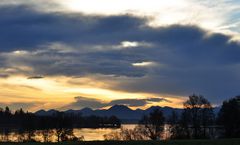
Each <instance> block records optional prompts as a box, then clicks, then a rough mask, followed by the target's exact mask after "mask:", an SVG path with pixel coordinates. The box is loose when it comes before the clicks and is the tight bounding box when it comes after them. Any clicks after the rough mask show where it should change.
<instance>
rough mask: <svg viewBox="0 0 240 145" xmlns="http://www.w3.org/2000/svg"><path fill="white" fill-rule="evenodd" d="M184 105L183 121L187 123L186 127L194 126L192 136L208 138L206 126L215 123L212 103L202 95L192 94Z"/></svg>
mask: <svg viewBox="0 0 240 145" xmlns="http://www.w3.org/2000/svg"><path fill="white" fill-rule="evenodd" d="M183 106H184V112H183V116H182V117H183V118H182V119H183V120H182V121H184V122H185V123H186V125H187V126H186V125H185V127H190V128H192V130H193V134H192V137H193V138H195V139H198V138H208V136H207V133H206V128H207V127H209V126H211V125H213V123H214V118H215V117H214V113H213V107H212V105H211V103H210V102H209V101H208V100H207V99H206V98H204V97H203V96H201V95H199V96H197V95H192V96H189V99H188V100H187V101H186V102H184V103H183Z"/></svg>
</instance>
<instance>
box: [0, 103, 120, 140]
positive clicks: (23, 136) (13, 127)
mask: <svg viewBox="0 0 240 145" xmlns="http://www.w3.org/2000/svg"><path fill="white" fill-rule="evenodd" d="M120 125H121V122H120V120H119V119H118V118H116V117H115V116H111V117H97V116H88V117H83V116H81V114H77V115H76V114H66V113H63V112H56V113H54V114H53V115H51V116H37V115H35V114H33V113H29V112H24V111H23V110H22V109H19V110H16V111H15V112H14V113H12V112H11V110H10V109H9V107H6V108H5V109H2V108H0V134H1V135H2V138H1V141H5V142H7V141H9V134H10V133H13V132H14V133H17V134H18V137H17V141H19V142H26V141H31V142H35V141H36V139H35V136H42V140H43V141H44V142H50V141H52V138H53V136H56V138H57V141H58V142H62V141H77V140H82V139H83V137H81V138H77V137H76V136H75V135H74V133H73V128H85V127H88V128H100V127H101V128H103V127H120Z"/></svg>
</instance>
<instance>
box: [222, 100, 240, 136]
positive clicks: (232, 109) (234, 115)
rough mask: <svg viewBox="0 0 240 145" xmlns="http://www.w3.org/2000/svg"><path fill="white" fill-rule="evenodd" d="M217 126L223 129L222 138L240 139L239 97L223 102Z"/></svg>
mask: <svg viewBox="0 0 240 145" xmlns="http://www.w3.org/2000/svg"><path fill="white" fill-rule="evenodd" d="M218 124H219V125H222V126H223V127H224V135H223V136H224V137H227V138H236V137H240V96H236V97H235V98H232V99H230V100H227V101H224V102H223V104H222V108H221V110H220V112H219V115H218Z"/></svg>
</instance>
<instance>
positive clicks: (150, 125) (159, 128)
mask: <svg viewBox="0 0 240 145" xmlns="http://www.w3.org/2000/svg"><path fill="white" fill-rule="evenodd" d="M164 121H165V118H164V116H163V113H162V111H161V110H159V109H155V110H153V112H151V113H150V114H149V115H145V116H143V118H142V119H141V120H140V122H139V124H140V127H141V130H143V131H142V132H143V135H144V136H146V137H149V138H150V139H151V140H159V139H160V137H161V135H162V132H163V129H164Z"/></svg>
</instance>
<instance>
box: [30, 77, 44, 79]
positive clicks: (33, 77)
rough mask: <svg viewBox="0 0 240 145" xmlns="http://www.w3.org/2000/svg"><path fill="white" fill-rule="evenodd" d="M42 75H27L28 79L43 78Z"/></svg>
mask: <svg viewBox="0 0 240 145" xmlns="http://www.w3.org/2000/svg"><path fill="white" fill-rule="evenodd" d="M43 78H44V77H43V76H31V77H28V79H43Z"/></svg>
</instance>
